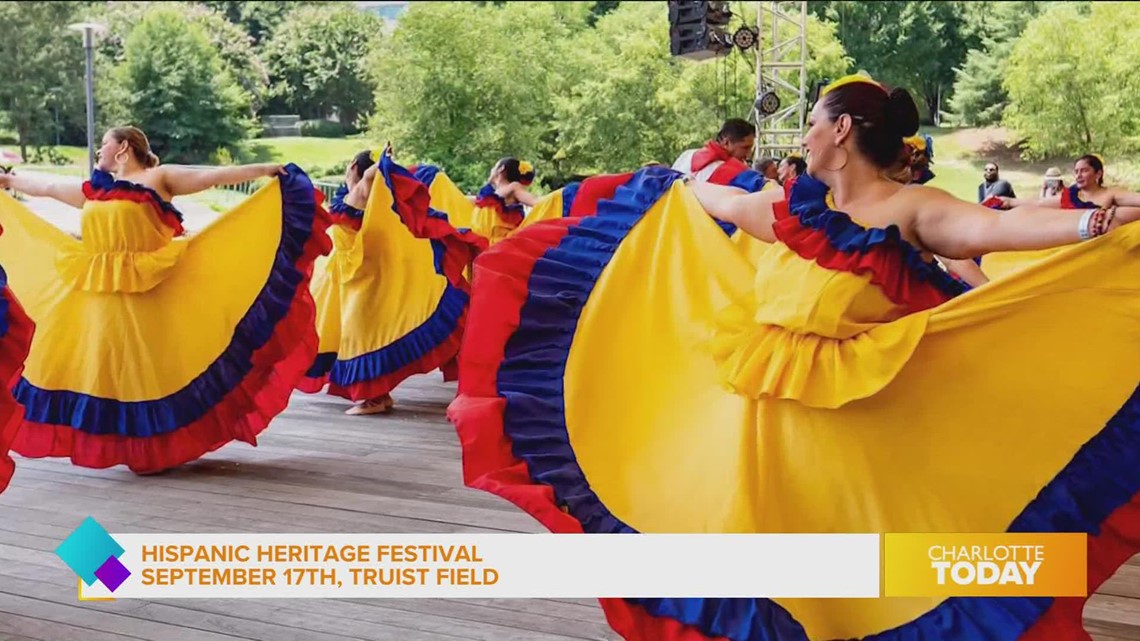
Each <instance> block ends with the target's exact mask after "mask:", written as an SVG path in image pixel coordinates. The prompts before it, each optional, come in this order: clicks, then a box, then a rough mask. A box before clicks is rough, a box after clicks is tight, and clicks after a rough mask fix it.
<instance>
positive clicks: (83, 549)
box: [55, 517, 123, 585]
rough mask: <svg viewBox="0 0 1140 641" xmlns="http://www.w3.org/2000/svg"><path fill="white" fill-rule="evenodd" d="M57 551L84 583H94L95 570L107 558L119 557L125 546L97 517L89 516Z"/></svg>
mask: <svg viewBox="0 0 1140 641" xmlns="http://www.w3.org/2000/svg"><path fill="white" fill-rule="evenodd" d="M55 553H56V554H57V555H58V556H59V558H61V559H63V562H64V563H66V564H67V567H69V568H71V571H72V572H75V573H76V574H78V575H79V578H81V579H83V582H84V583H86V584H87V585H94V584H95V581H96V580H97V578H96V577H95V570H98V569H99V568H100V567H102V565H103V564H104V563H106V562H107V559H109V558H111V557H115V558H118V557H119V556H120V555H121V554H122V553H123V546H121V545H119V544H118V542H116V541H115V539H113V538H111V535H110V534H108V533H107V530H104V529H103V526H102V525H99V524H98V523H97V522H96V521H95V519H93V518H91V517H87V519H86V520H84V521H83V523H81V524H80V525H79V527H77V528H75V531H74V532H72V533H71V536H69V537H67V539H66V540H65V541H64V542H63V543H60V544H59V547H57V548H56V549H55Z"/></svg>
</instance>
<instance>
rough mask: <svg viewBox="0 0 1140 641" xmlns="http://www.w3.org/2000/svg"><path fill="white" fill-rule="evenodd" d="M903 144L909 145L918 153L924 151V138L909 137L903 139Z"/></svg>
mask: <svg viewBox="0 0 1140 641" xmlns="http://www.w3.org/2000/svg"><path fill="white" fill-rule="evenodd" d="M903 144H907V145H910V146H911V147H913V148H915V149H917V150H919V151H926V136H911V137H910V138H903Z"/></svg>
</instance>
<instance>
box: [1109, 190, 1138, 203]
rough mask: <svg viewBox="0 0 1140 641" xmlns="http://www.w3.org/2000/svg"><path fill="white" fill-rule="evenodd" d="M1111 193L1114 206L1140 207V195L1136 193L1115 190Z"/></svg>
mask: <svg viewBox="0 0 1140 641" xmlns="http://www.w3.org/2000/svg"><path fill="white" fill-rule="evenodd" d="M1109 193H1111V194H1112V204H1114V205H1117V206H1120V207H1140V194H1138V193H1136V192H1132V191H1124V190H1123V189H1113V190H1111V191H1110V192H1109Z"/></svg>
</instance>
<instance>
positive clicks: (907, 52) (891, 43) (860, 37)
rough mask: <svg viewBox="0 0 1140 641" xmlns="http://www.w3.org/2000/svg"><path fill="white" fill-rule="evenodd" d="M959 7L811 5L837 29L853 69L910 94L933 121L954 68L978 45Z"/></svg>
mask: <svg viewBox="0 0 1140 641" xmlns="http://www.w3.org/2000/svg"><path fill="white" fill-rule="evenodd" d="M964 4H966V3H962V2H954V1H947V2H936V1H932V0H906V1H898V2H849V1H831V2H811V3H809V7H810V9H811V11H812V12H813V13H815V14H816V15H817V16H820V17H824V18H826V19H828V20H830V21H832V22H835V23H836V24H837V26H838V34H839V41H840V42H841V43H842V44H843V46H844V48H845V49H846V51H847V53H848V54H849V55H850V56H851V57H852V59H853V60H854V63H855V66H856V67H857V68H859V69H862V70H865V71H867V72H869V73H870V74H871V75H872V76H874V77H875V78H876V79H879V80H881V81H883V82H886V83H887V84H890V85H893V86H900V87H906V88H908V89H910V90H912V91H913V92H915V93H916V94H917V95H916V99H918V100H920V101H921V102H922V103H923V106H924V107H925V112H926V113H927V114H928V115H929V116H930V117H931V119H933V116H934V114H936V113H937V111H938V109H939V105H940V101H941V100H942V99H943V98H945V97H947V95H948V94H949V92H950V90H951V88H952V87H953V84H954V69H955V68H956V67H958V66H960V65H961V64H962V62H963V61H964V60H965V58H966V52H967V51H968V50H969V49H971V48H974V47H976V46H977V45H978V40H977V36H976V35H975V34H972V33H971V32H970V31H969V30H968V29H966V28H965V24H964V18H963V10H964V7H963V5H964Z"/></svg>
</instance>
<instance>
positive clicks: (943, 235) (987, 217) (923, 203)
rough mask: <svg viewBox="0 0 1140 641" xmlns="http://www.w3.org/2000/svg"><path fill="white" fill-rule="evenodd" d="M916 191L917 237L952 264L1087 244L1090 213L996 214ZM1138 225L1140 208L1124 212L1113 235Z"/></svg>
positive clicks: (1023, 210)
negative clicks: (1084, 235) (1084, 228)
mask: <svg viewBox="0 0 1140 641" xmlns="http://www.w3.org/2000/svg"><path fill="white" fill-rule="evenodd" d="M913 189H914V191H915V193H914V198H915V200H914V202H915V204H916V205H917V208H918V214H917V216H916V218H915V233H916V234H917V235H918V238H919V240H920V241H921V242H922V244H923V245H924V246H925V247H926V248H927V249H929V250H931V251H933V252H934V253H936V254H938V255H939V256H946V257H948V258H962V259H968V258H971V257H973V256H982V255H985V254H988V253H991V252H998V251H1020V250H1030V249H1049V248H1052V247H1060V246H1063V245H1070V244H1073V243H1076V242H1079V241H1080V240H1081V235H1080V231H1079V230H1078V227H1079V224H1080V222H1081V220H1082V219H1083V217H1084V216H1085V213H1086V212H1088V211H1089V210H1074V209H1054V208H1052V207H1040V206H1036V207H1034V206H1023V207H1016V208H1014V209H1010V210H1009V211H1005V212H996V211H994V210H992V209H989V208H987V207H982V206H981V205H975V204H973V203H968V202H965V201H962V200H958V199H957V198H955V197H953V196H951V195H950V194H948V193H946V192H944V191H942V190H941V189H935V188H932V187H921V188H913ZM920 189H921V192H920V191H919V190H920ZM1136 220H1140V208H1138V207H1118V208H1117V209H1116V215H1115V217H1114V218H1113V220H1112V222H1111V225H1110V226H1109V230H1112V229H1115V228H1116V227H1119V226H1120V225H1124V224H1127V223H1131V222H1135V221H1136Z"/></svg>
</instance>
